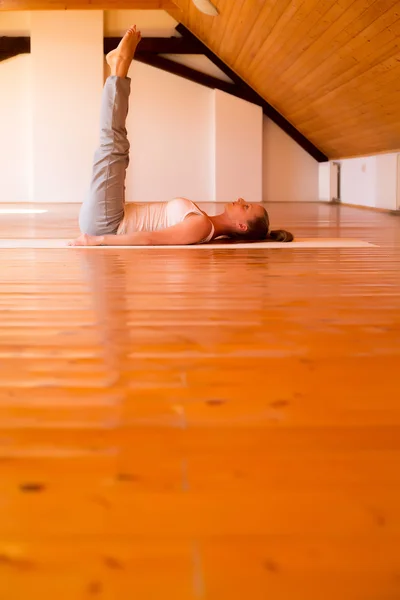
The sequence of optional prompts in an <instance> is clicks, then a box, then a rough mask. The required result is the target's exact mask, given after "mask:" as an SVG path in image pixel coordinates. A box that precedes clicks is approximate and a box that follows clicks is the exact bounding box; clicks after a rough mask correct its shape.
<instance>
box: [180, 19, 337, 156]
mask: <svg viewBox="0 0 400 600" xmlns="http://www.w3.org/2000/svg"><path fill="white" fill-rule="evenodd" d="M176 31H177V32H178V33H180V34H181V35H182V36H183V37H184V38H186V39H187V40H191V41H195V40H197V41H198V42H199V43H200V44H201V46H202V50H203V54H204V55H205V56H206V57H207V58H208V59H209V60H211V61H212V62H213V63H214V64H215V66H217V67H218V68H219V69H220V70H221V71H222V72H223V73H225V75H227V76H228V77H229V78H230V79H232V81H234V82H235V84H236V86H237V87H238V88H242V90H243V91H245V92H246V93H247V95H248V99H249V102H253V103H254V104H258V105H259V106H261V107H262V109H263V113H264V114H265V116H267V117H268V118H270V119H271V121H273V122H274V123H275V124H276V125H278V127H280V128H281V129H282V130H283V131H284V132H285V133H287V134H288V135H289V136H290V137H291V138H292V139H293V140H294V141H295V142H297V144H299V146H301V147H302V148H303V149H304V150H305V151H306V152H308V153H309V154H310V155H311V156H312V157H313V158H315V160H317V161H318V162H326V161H328V160H329V159H328V157H327V156H326V155H325V154H324V153H323V152H321V150H320V149H319V148H317V147H316V146H315V145H314V144H313V143H312V142H310V140H308V139H307V138H306V137H305V136H304V135H303V134H302V133H300V131H298V130H297V129H296V128H295V127H294V126H293V125H292V124H291V123H290V122H289V121H288V120H287V119H285V117H284V116H283V115H281V114H280V113H279V112H278V111H277V110H276V109H275V108H274V107H273V106H271V104H269V103H268V102H267V101H266V100H265V99H264V98H263V97H262V96H260V95H259V94H257V92H256V91H255V90H253V88H252V87H251V86H249V85H248V84H247V83H246V82H245V81H244V80H243V79H242V78H241V77H240V75H238V74H237V73H235V71H233V70H232V69H230V68H229V67H228V65H226V64H225V63H224V62H223V61H222V60H221V59H220V58H219V57H218V56H217V55H216V54H214V52H212V50H210V49H209V48H208V47H207V46H206V45H205V44H203V43H202V42H201V41H200V40H199V39H198V38H197V37H196V36H195V35H193V33H191V32H190V31H189V30H188V29H187V28H186V27H185V26H184V25H182V24H181V23H180V24H179V25H178V26H177V27H176Z"/></svg>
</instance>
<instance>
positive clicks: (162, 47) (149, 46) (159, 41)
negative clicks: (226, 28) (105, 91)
mask: <svg viewBox="0 0 400 600" xmlns="http://www.w3.org/2000/svg"><path fill="white" fill-rule="evenodd" d="M120 41H121V38H120V37H118V38H117V37H105V38H104V53H105V54H107V53H108V52H110V51H111V50H114V48H116V47H117V46H118V44H119V43H120ZM30 51H31V40H30V38H29V37H10V36H4V37H0V61H2V60H6V59H7V58H11V57H13V56H17V55H18V54H27V53H29V52H30ZM202 53H203V50H202V48H201V44H199V43H198V42H197V41H196V42H193V41H192V40H185V39H183V38H181V37H168V38H158V37H144V38H142V41H141V42H140V45H139V46H138V49H137V52H136V54H137V55H143V54H202Z"/></svg>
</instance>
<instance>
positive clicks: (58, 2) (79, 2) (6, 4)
mask: <svg viewBox="0 0 400 600" xmlns="http://www.w3.org/2000/svg"><path fill="white" fill-rule="evenodd" d="M176 8H177V7H176V4H175V3H174V2H173V1H172V0H0V11H2V10H116V9H130V10H132V9H134V10H176Z"/></svg>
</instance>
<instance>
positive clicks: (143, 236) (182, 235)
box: [70, 214, 211, 246]
mask: <svg viewBox="0 0 400 600" xmlns="http://www.w3.org/2000/svg"><path fill="white" fill-rule="evenodd" d="M210 231H211V223H210V221H209V219H208V218H207V217H206V216H203V215H196V214H193V215H190V216H189V217H187V218H186V219H185V220H184V221H182V223H178V224H177V225H173V226H172V227H168V228H167V229H161V230H160V231H138V232H136V233H127V234H123V235H100V236H93V235H92V236H89V235H81V236H80V237H79V238H78V239H76V240H75V241H74V242H71V243H70V245H71V246H185V245H189V244H197V243H198V242H201V241H202V240H204V239H205V238H206V237H207V236H208V235H209V233H210Z"/></svg>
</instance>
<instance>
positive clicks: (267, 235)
mask: <svg viewBox="0 0 400 600" xmlns="http://www.w3.org/2000/svg"><path fill="white" fill-rule="evenodd" d="M264 213H265V214H264V215H263V216H262V217H257V218H256V219H253V220H252V221H248V222H247V227H248V228H247V231H245V232H243V233H239V232H235V233H233V234H231V237H233V238H235V239H240V240H249V241H253V242H255V241H261V240H273V241H274V242H292V241H293V239H294V237H293V234H292V233H290V231H285V230H284V229H276V230H275V231H270V230H269V216H268V213H267V211H266V210H265V208H264Z"/></svg>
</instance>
